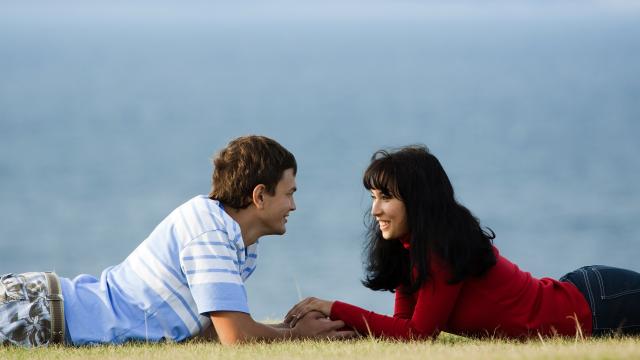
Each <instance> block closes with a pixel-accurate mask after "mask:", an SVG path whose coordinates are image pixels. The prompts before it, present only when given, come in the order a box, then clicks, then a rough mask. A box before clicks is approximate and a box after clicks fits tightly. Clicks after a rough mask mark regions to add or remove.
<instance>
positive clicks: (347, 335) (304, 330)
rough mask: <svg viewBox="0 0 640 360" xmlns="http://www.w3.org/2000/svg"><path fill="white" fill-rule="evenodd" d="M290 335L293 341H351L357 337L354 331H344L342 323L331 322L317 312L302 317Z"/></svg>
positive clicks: (339, 321)
mask: <svg viewBox="0 0 640 360" xmlns="http://www.w3.org/2000/svg"><path fill="white" fill-rule="evenodd" d="M291 335H292V338H295V339H312V338H325V339H351V338H354V337H356V336H357V334H356V332H355V331H353V330H351V329H348V330H346V329H345V327H344V322H343V321H341V320H337V321H331V320H329V319H327V317H326V316H325V315H324V314H321V313H320V312H317V311H311V312H309V313H308V314H307V315H306V316H303V317H302V318H301V319H300V321H298V322H297V323H296V326H295V327H294V328H292V329H291Z"/></svg>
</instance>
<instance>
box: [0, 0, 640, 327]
mask: <svg viewBox="0 0 640 360" xmlns="http://www.w3.org/2000/svg"><path fill="white" fill-rule="evenodd" d="M380 4H383V3H380ZM380 4H378V6H382V5H380ZM5 5H6V4H5ZM405 5H406V4H405ZM414 5H415V4H414ZM174 6H175V5H174ZM200 6H201V7H202V8H199V9H195V10H192V11H184V10H183V11H182V12H178V13H177V14H178V15H176V16H172V12H171V11H168V10H167V11H166V12H162V11H157V13H154V14H151V15H148V14H145V12H144V11H143V10H140V9H138V10H139V11H138V13H135V12H134V13H133V14H131V13H128V15H126V14H124V13H120V12H118V11H117V10H113V11H112V12H110V13H109V12H107V13H106V15H105V14H103V11H101V10H100V9H98V10H91V9H87V8H84V9H82V8H81V9H80V10H73V11H72V9H71V8H69V9H67V10H69V11H68V12H65V11H63V10H60V9H57V10H56V11H53V10H52V13H51V14H49V13H48V12H46V11H44V10H42V11H40V12H38V13H35V12H31V11H29V9H26V8H11V7H9V10H11V11H8V12H4V13H3V12H2V11H0V273H6V272H24V271H41V270H50V269H55V270H56V271H57V272H58V273H60V274H61V275H63V276H68V277H73V276H75V275H77V274H80V273H89V274H94V275H99V273H100V272H101V271H102V270H103V269H104V268H105V267H107V266H110V265H114V264H117V263H119V262H120V261H122V260H123V259H124V258H125V257H126V256H127V254H129V252H131V251H132V250H133V249H134V248H135V247H136V246H137V245H138V244H139V243H140V242H141V241H142V240H143V239H144V238H145V237H146V236H147V234H148V233H149V232H150V231H151V230H152V229H153V228H154V226H155V225H156V224H157V223H158V222H160V221H161V220H162V219H163V218H164V216H166V215H167V214H168V213H169V212H170V211H171V210H173V209H174V208H175V207H176V206H178V205H180V204H181V203H182V202H184V201H186V200H188V199H190V198H191V197H193V196H195V195H197V194H205V193H208V191H209V181H210V180H209V179H210V173H211V165H210V159H211V156H212V155H213V153H214V152H215V151H216V150H218V149H220V148H221V147H223V146H225V144H226V143H227V142H228V141H229V140H230V139H231V138H233V137H236V136H239V135H244V134H250V133H255V134H264V135H267V136H271V137H273V138H275V139H277V140H278V141H280V142H281V143H282V144H283V145H285V146H286V147H287V148H289V149H290V150H291V151H292V152H293V153H294V154H295V155H296V157H297V159H298V163H299V174H298V178H297V181H298V187H299V191H298V193H297V197H296V200H297V205H298V210H297V211H296V212H295V213H293V214H292V215H291V216H290V218H289V222H288V224H287V225H288V231H287V234H286V235H285V236H283V237H266V238H263V239H262V240H261V241H260V259H259V264H258V270H257V271H256V273H255V274H254V275H253V276H252V278H250V279H249V281H248V291H249V297H250V305H251V308H252V310H253V312H254V316H255V317H256V318H257V319H265V318H280V317H281V316H282V315H283V314H284V313H285V312H286V311H287V310H288V309H289V306H290V305H292V304H293V303H295V302H296V301H297V300H298V298H299V296H312V295H313V296H318V297H323V298H329V299H342V300H346V301H350V302H353V303H355V304H357V305H361V306H364V307H369V308H372V309H374V310H376V311H379V312H390V311H391V307H392V304H391V299H392V295H390V294H384V293H374V292H371V291H369V290H367V289H365V288H364V287H363V286H362V285H361V284H360V282H359V281H360V279H361V278H362V261H361V248H362V243H363V237H362V234H363V231H364V226H363V220H364V217H363V216H364V211H365V210H366V209H367V207H368V206H369V198H368V195H367V194H366V193H365V191H364V190H363V188H362V186H361V180H360V177H361V175H362V172H363V170H364V169H365V167H366V166H367V163H368V159H369V157H370V155H371V154H372V153H373V152H374V151H375V150H377V149H379V148H387V147H395V146H401V145H406V144H411V143H423V144H426V145H427V146H429V147H430V149H431V150H432V151H433V152H434V153H435V154H436V155H437V156H438V157H439V158H440V160H441V162H442V163H443V165H444V167H445V169H446V170H447V171H448V173H449V176H450V177H451V180H452V182H453V184H454V187H455V188H456V191H457V196H458V199H459V200H460V201H461V202H462V203H463V204H465V205H467V206H468V207H469V208H470V209H471V210H472V212H474V214H475V215H476V216H477V217H479V218H480V220H481V222H482V223H483V224H484V225H486V226H489V227H491V228H492V229H493V230H494V231H495V232H496V234H497V238H496V240H495V244H496V245H497V246H498V248H499V249H500V250H501V252H502V254H503V255H505V256H507V257H508V258H509V259H511V260H512V261H514V262H515V263H517V264H518V265H519V266H520V267H521V268H523V269H525V270H527V271H530V272H532V274H534V275H535V276H552V277H558V276H560V275H562V274H564V273H565V272H567V271H570V270H572V269H574V268H576V267H579V266H582V265H588V264H595V263H598V264H610V265H614V266H621V267H628V268H632V269H635V270H640V261H639V260H638V259H640V226H638V224H639V223H640V141H639V140H638V139H639V137H640V41H638V39H640V12H637V11H623V10H620V9H617V10H615V11H608V12H604V13H602V12H601V11H599V10H598V11H595V10H594V11H592V12H589V11H582V12H580V13H578V14H573V13H571V12H567V11H561V12H559V13H557V14H554V13H553V12H551V13H548V12H539V11H538V12H536V11H530V13H528V12H527V11H523V12H518V11H506V12H497V13H494V14H489V13H487V12H485V13H483V14H478V15H474V13H473V11H470V10H469V9H467V10H460V12H459V13H457V12H456V11H454V10H451V9H449V10H447V9H446V8H445V9H444V10H443V9H442V8H438V9H436V10H437V11H435V10H434V7H433V6H432V7H429V6H424V7H420V6H417V5H416V6H417V7H415V8H412V7H407V6H404V7H402V6H400V7H397V8H393V9H394V11H393V12H391V13H390V14H387V12H385V10H384V8H382V10H380V11H377V12H375V11H374V13H373V15H372V16H370V17H368V16H365V15H358V12H357V11H353V9H351V10H352V12H351V13H349V12H347V13H346V14H343V15H342V16H338V15H335V16H333V15H332V13H331V12H328V11H327V12H325V13H323V14H321V15H313V14H312V12H311V11H309V12H304V11H298V12H297V13H295V12H294V14H293V15H292V14H288V15H287V14H284V15H283V14H279V13H278V12H277V11H276V12H274V11H272V12H271V13H270V15H268V16H265V17H261V16H260V15H259V14H253V15H247V16H245V17H242V16H236V17H233V16H229V17H225V16H222V15H220V13H218V12H216V11H215V10H216V9H215V7H214V6H213V5H211V6H210V7H207V6H205V5H204V4H201V5H200ZM336 6H337V5H336ZM363 6H364V5H363ZM171 9H172V8H171V7H169V10H171ZM5 10H6V9H5ZM49 10H51V9H49ZM174 10H175V9H174ZM298 10H299V9H298ZM374 10H375V9H374ZM431 10H434V11H431ZM552 10H553V9H552ZM83 11H84V13H83ZM207 11H209V12H207ZM227 11H228V12H229V10H228V9H227ZM434 12H435V14H434ZM3 14H4V15H3ZM236 15H237V14H236Z"/></svg>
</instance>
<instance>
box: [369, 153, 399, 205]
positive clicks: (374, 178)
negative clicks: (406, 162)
mask: <svg viewBox="0 0 640 360" xmlns="http://www.w3.org/2000/svg"><path fill="white" fill-rule="evenodd" d="M389 160H390V159H389V158H388V157H387V158H382V159H377V160H374V161H373V162H372V163H371V165H369V168H367V171H366V172H365V173H364V177H363V179H362V180H363V181H362V182H363V185H364V187H365V189H367V190H379V191H380V192H382V193H383V194H385V195H390V196H393V197H395V198H397V199H400V194H399V191H398V183H397V181H396V176H395V175H396V174H395V173H396V172H395V168H394V166H393V163H392V162H391V161H389Z"/></svg>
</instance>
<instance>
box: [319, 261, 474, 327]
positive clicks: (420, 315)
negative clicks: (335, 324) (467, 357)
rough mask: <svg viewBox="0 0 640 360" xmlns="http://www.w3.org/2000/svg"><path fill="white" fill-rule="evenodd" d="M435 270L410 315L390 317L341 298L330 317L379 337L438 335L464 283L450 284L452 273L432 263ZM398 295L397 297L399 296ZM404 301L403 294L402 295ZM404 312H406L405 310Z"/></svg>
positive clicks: (419, 294)
mask: <svg viewBox="0 0 640 360" xmlns="http://www.w3.org/2000/svg"><path fill="white" fill-rule="evenodd" d="M432 269H433V271H432V272H431V277H430V279H429V280H428V281H426V282H425V283H424V285H423V286H422V288H420V289H419V290H418V295H417V301H416V305H415V308H414V310H413V314H412V315H411V317H410V318H404V317H403V316H397V317H395V316H394V317H390V316H385V315H380V314H376V313H374V312H372V311H367V310H365V309H362V308H359V307H357V306H353V305H350V304H346V303H343V302H340V301H336V302H334V303H333V306H332V307H331V319H332V320H342V321H344V322H345V324H346V325H347V326H350V327H352V328H354V329H356V330H357V331H359V332H360V333H363V334H371V335H373V336H376V337H380V336H383V337H391V338H396V339H416V338H428V337H436V336H438V334H439V333H440V331H442V330H445V329H446V326H447V322H448V320H449V317H450V315H451V312H452V311H453V308H454V306H455V303H456V300H457V297H458V295H459V293H460V289H461V288H462V283H457V284H453V285H450V284H448V283H447V280H448V279H450V276H449V272H448V271H445V269H444V267H442V266H440V265H436V264H432ZM397 296H398V295H396V299H397ZM401 297H402V299H401V301H406V300H404V299H403V298H404V295H401ZM400 313H401V315H406V313H404V312H403V311H401V312H400Z"/></svg>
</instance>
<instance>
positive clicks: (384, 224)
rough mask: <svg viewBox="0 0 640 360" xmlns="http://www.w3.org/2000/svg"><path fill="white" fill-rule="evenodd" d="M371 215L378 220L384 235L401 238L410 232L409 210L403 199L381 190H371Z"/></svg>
mask: <svg viewBox="0 0 640 360" xmlns="http://www.w3.org/2000/svg"><path fill="white" fill-rule="evenodd" d="M371 200H372V204H371V215H373V217H374V218H375V219H376V221H378V226H379V227H380V231H381V232H382V237H383V238H384V239H386V240H390V239H399V238H401V237H402V236H404V235H406V234H407V233H409V225H408V223H407V210H406V208H405V206H404V202H402V200H400V199H398V198H395V197H393V196H391V195H389V194H384V193H383V192H382V191H380V190H376V189H372V190H371Z"/></svg>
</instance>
